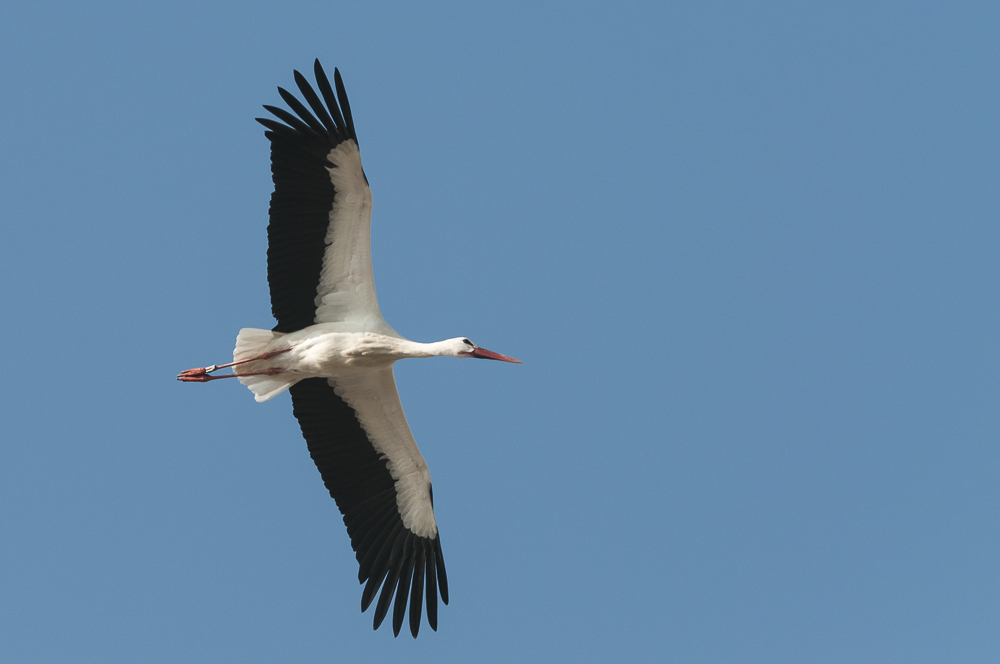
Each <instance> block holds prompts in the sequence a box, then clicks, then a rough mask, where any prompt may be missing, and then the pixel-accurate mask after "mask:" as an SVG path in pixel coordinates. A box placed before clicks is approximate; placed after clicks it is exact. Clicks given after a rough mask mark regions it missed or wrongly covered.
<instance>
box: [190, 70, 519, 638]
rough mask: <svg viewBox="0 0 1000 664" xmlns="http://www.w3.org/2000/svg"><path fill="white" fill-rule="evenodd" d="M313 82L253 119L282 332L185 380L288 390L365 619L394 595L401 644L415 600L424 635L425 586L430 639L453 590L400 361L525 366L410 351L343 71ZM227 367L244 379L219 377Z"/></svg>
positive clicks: (460, 342) (245, 337) (450, 352)
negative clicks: (267, 197)
mask: <svg viewBox="0 0 1000 664" xmlns="http://www.w3.org/2000/svg"><path fill="white" fill-rule="evenodd" d="M315 72H316V83H317V85H318V87H319V92H320V94H321V95H322V99H321V98H320V96H319V95H317V94H316V92H315V91H314V90H313V88H312V87H311V86H310V85H309V82H308V81H307V80H306V78H305V77H304V76H303V75H302V74H300V73H299V72H297V71H296V72H295V82H296V84H297V85H298V87H299V90H300V91H301V92H302V96H303V97H304V98H305V101H306V102H307V103H308V104H309V108H311V109H312V112H311V113H310V111H309V109H307V108H306V107H305V105H303V104H302V102H300V101H299V100H298V99H296V98H295V96H294V95H292V94H291V93H289V92H288V91H287V90H283V89H282V88H278V92H279V93H280V94H281V97H282V99H284V100H285V102H286V103H287V104H288V106H289V107H291V109H292V111H294V114H293V113H289V112H288V111H286V110H284V109H281V108H276V107H273V106H264V108H265V109H267V110H268V111H269V112H270V113H271V114H273V115H274V116H275V117H276V118H277V119H278V120H280V122H277V121H275V120H273V119H270V118H258V119H257V122H259V123H261V124H262V125H264V127H265V128H266V129H267V131H265V132H264V135H265V136H267V138H268V139H269V140H270V141H271V173H272V177H273V180H274V194H272V196H271V208H270V224H269V225H268V227H267V241H268V249H267V281H268V284H269V286H270V290H271V311H272V313H273V314H274V317H275V319H276V320H277V321H278V324H277V325H276V326H275V327H274V329H273V330H270V331H269V330H258V329H253V328H246V329H243V330H240V333H239V336H238V337H237V339H236V350H235V351H233V362H231V363H228V364H223V365H218V366H215V365H213V366H210V367H201V368H197V369H189V370H188V371H185V372H183V373H181V374H180V375H178V376H177V378H178V380H182V381H187V382H208V381H210V380H217V379H220V378H232V377H236V378H238V379H239V381H240V382H241V383H243V384H244V385H246V386H247V387H249V388H250V390H251V391H253V393H254V395H255V399H256V400H257V401H267V400H268V399H270V398H272V397H274V396H275V395H277V394H280V393H281V392H284V391H285V390H288V391H289V392H290V393H291V395H292V409H293V412H294V414H295V417H296V418H297V419H298V421H299V425H300V427H301V428H302V435H303V436H304V437H305V439H306V443H307V444H308V446H309V453H310V455H311V456H312V458H313V461H315V462H316V466H317V467H318V468H319V472H320V475H321V476H322V478H323V482H324V483H325V484H326V488H327V489H329V491H330V495H331V496H333V498H334V500H336V501H337V507H339V508H340V511H341V513H342V514H343V515H344V523H345V524H346V525H347V533H348V535H349V536H350V538H351V546H352V547H353V549H354V551H355V553H356V555H357V559H358V563H359V564H360V570H359V572H358V579H359V580H360V581H361V582H362V583H364V582H365V581H367V585H366V586H365V589H364V592H363V593H362V595H361V610H362V611H365V610H367V609H368V607H369V606H370V605H371V603H372V601H373V600H374V599H375V596H376V595H379V600H378V604H377V606H376V607H375V620H374V628H375V629H378V627H379V625H381V624H382V620H383V619H384V618H385V616H386V613H387V612H388V610H389V605H390V604H391V603H392V598H393V595H395V597H396V603H395V607H394V609H393V615H392V630H393V633H394V634H395V635H397V636H398V635H399V630H400V627H401V626H402V624H403V618H404V616H405V614H406V603H407V598H408V597H409V598H410V632H411V633H412V634H413V636H414V637H416V636H417V631H418V630H419V628H420V614H421V608H422V604H423V602H422V595H423V594H424V584H425V580H426V598H427V600H426V601H427V622H428V623H429V624H430V626H431V629H434V630H437V596H438V591H439V590H440V593H441V600H442V601H443V602H444V603H445V604H447V603H448V580H447V576H446V575H445V569H444V559H443V558H442V556H441V538H440V536H439V534H438V528H437V522H436V521H435V519H434V509H433V504H434V497H433V492H432V490H431V476H430V473H429V472H428V470H427V464H426V463H425V462H424V458H423V457H422V456H421V455H420V450H419V449H417V444H416V443H415V442H414V440H413V434H411V433H410V427H409V426H408V425H407V423H406V416H405V415H403V407H402V405H400V402H399V394H398V392H397V391H396V382H395V380H394V378H393V375H392V365H393V363H395V362H396V360H401V359H403V358H407V357H436V356H448V357H478V358H483V359H489V360H502V361H504V362H518V363H519V362H520V361H519V360H515V359H514V358H511V357H506V356H504V355H500V354H498V353H494V352H492V351H488V350H486V349H483V348H480V347H479V346H477V345H476V344H474V343H472V342H471V341H469V340H468V339H466V338H464V337H458V338H455V339H447V340H445V341H439V342H437V343H417V342H413V341H409V340H407V339H404V338H403V337H402V336H401V335H400V334H399V333H398V332H396V331H395V330H394V329H392V328H391V327H389V324H388V323H386V322H385V319H383V318H382V314H381V312H380V311H379V308H378V302H377V301H376V299H375V282H374V280H373V278H372V262H371V248H370V237H371V211H372V193H371V189H369V188H368V179H367V178H366V177H365V173H364V170H363V169H362V168H361V154H360V152H359V151H358V137H357V134H356V133H355V131H354V121H353V119H352V118H351V107H350V104H349V103H348V101H347V93H346V92H345V91H344V84H343V81H342V80H341V78H340V72H339V71H337V70H336V69H334V77H333V79H334V82H335V84H336V87H337V95H336V96H334V93H333V89H332V88H331V86H330V81H329V79H327V77H326V74H325V73H324V72H323V68H322V67H321V66H320V64H319V60H317V61H316V64H315ZM338 98H339V103H338ZM324 102H325V104H324ZM225 367H233V371H234V372H235V373H233V374H228V375H215V376H213V375H211V374H212V373H213V372H214V371H216V370H218V369H223V368H225ZM380 587H381V589H382V591H381V594H379V588H380Z"/></svg>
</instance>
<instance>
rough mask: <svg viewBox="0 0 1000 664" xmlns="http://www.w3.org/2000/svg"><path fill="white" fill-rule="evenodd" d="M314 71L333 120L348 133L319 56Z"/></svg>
mask: <svg viewBox="0 0 1000 664" xmlns="http://www.w3.org/2000/svg"><path fill="white" fill-rule="evenodd" d="M313 73H314V74H316V85H317V86H318V87H319V92H320V94H321V95H323V101H325V102H326V106H327V108H329V109H330V112H331V113H332V114H333V121H334V122H336V123H337V129H338V130H340V131H341V132H342V133H343V134H345V135H346V134H347V125H346V124H345V123H344V116H342V115H341V114H340V105H339V104H338V103H337V98H336V97H335V96H334V94H333V88H331V87H330V79H328V78H327V77H326V72H325V71H323V65H321V64H320V63H319V58H316V63H315V65H313Z"/></svg>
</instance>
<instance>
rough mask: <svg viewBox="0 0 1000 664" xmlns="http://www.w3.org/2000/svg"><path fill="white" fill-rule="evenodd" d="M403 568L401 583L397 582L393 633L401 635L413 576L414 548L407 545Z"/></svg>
mask: <svg viewBox="0 0 1000 664" xmlns="http://www.w3.org/2000/svg"><path fill="white" fill-rule="evenodd" d="M404 556H405V557H404V558H403V568H402V569H401V570H400V573H399V583H397V584H396V604H395V606H393V608H392V635H393V636H399V630H400V629H401V628H402V627H403V618H405V617H406V601H407V600H408V599H409V598H410V578H411V577H412V576H413V558H414V552H413V549H411V548H409V547H407V549H406V551H405V552H404Z"/></svg>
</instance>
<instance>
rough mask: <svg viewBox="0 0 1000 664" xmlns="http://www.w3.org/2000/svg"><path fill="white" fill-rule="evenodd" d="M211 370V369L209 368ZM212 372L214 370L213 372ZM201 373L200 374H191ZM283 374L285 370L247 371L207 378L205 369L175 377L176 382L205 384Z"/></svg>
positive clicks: (189, 371) (189, 370) (192, 370)
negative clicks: (212, 381)
mask: <svg viewBox="0 0 1000 664" xmlns="http://www.w3.org/2000/svg"><path fill="white" fill-rule="evenodd" d="M209 369H211V367H209ZM213 371H214V370H213ZM193 372H201V373H193ZM282 373H285V369H265V370H264V371H248V372H246V373H241V374H226V375H224V376H209V375H208V372H206V371H205V369H188V370H187V371H185V372H184V373H182V374H178V375H177V380H179V381H182V382H185V383H207V382H208V381H210V380H222V379H223V378H236V377H237V376H276V375H278V374H282Z"/></svg>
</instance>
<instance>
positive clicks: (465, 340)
mask: <svg viewBox="0 0 1000 664" xmlns="http://www.w3.org/2000/svg"><path fill="white" fill-rule="evenodd" d="M462 343H465V344H469V345H470V346H475V345H476V344H474V343H472V342H471V341H469V340H468V339H462Z"/></svg>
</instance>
